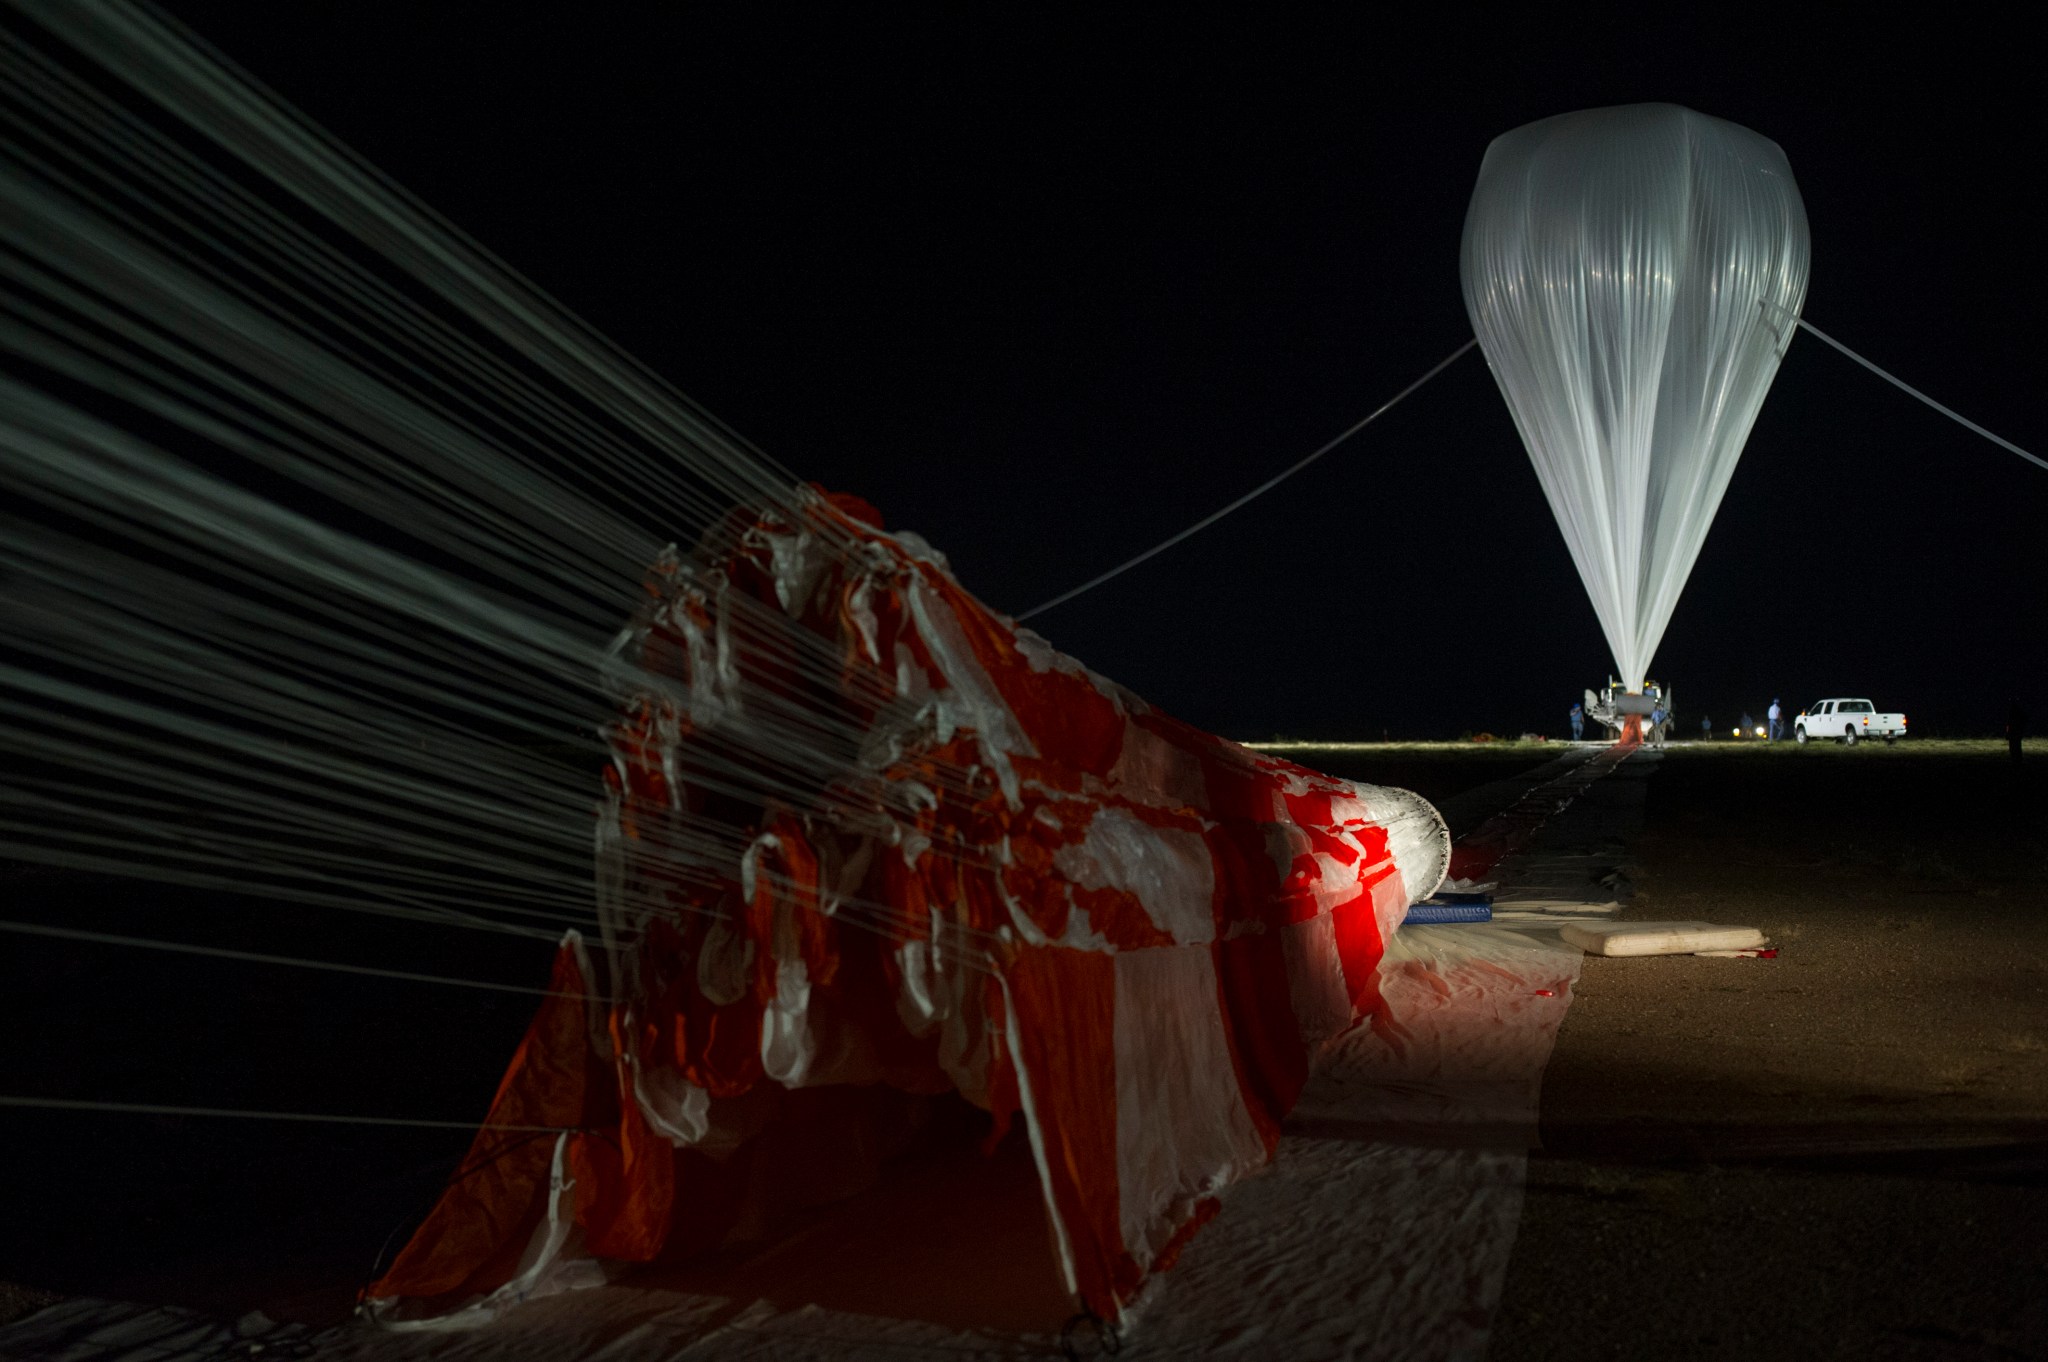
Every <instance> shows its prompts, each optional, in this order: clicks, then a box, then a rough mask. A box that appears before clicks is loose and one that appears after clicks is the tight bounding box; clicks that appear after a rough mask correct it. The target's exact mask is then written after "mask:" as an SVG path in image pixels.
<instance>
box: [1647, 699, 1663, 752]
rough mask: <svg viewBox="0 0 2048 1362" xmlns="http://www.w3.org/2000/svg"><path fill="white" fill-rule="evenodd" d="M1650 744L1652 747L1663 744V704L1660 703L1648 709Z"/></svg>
mask: <svg viewBox="0 0 2048 1362" xmlns="http://www.w3.org/2000/svg"><path fill="white" fill-rule="evenodd" d="M1650 745H1651V746H1652V747H1662V746H1663V745H1664V706H1663V705H1662V704H1659V705H1658V706H1657V707H1656V708H1655V709H1653V710H1651V711H1650Z"/></svg>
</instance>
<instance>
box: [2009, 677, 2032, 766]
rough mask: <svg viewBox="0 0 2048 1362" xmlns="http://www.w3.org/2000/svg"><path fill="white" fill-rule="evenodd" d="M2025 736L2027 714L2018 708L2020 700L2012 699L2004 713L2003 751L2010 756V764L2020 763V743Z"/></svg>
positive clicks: (2017, 698) (2016, 697)
mask: <svg viewBox="0 0 2048 1362" xmlns="http://www.w3.org/2000/svg"><path fill="white" fill-rule="evenodd" d="M2026 736H2027V712H2026V711H2025V710H2023V709H2021V708H2020V698H2019V697H2018V696H2017V695H2015V696H2014V697H2013V698H2012V707H2011V708H2010V709H2008V710H2006V712H2005V750H2006V751H2008V752H2010V753H2011V754H2012V764H2013V765H2015V766H2018V765H2019V764H2020V761H2021V755H2020V743H2021V742H2022V741H2023V740H2024V739H2025V738H2026Z"/></svg>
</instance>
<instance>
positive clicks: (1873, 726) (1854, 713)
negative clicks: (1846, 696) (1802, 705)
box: [1792, 700, 1906, 747]
mask: <svg viewBox="0 0 2048 1362" xmlns="http://www.w3.org/2000/svg"><path fill="white" fill-rule="evenodd" d="M1792 736H1793V737H1795V738H1797V739H1799V741H1801V742H1810V741H1813V740H1815V739H1818V738H1839V739H1841V740H1842V741H1843V742H1845V743H1848V744H1849V745H1850V746H1852V747H1853V746H1855V745H1856V744H1857V743H1859V742H1862V741H1863V740H1864V739H1865V738H1883V739H1884V740H1885V741H1886V742H1897V741H1898V740H1899V739H1900V738H1903V737H1905V736H1906V716H1905V715H1903V714H1879V713H1878V712H1877V711H1876V710H1874V709H1872V708H1871V705H1870V701H1868V700H1822V701H1820V702H1819V703H1818V704H1815V705H1813V706H1812V707H1810V708H1808V709H1804V710H1801V711H1800V714H1799V717H1798V718H1797V719H1794V720H1793V721H1792Z"/></svg>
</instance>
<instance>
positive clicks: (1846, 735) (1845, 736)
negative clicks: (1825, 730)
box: [1842, 725, 1857, 747]
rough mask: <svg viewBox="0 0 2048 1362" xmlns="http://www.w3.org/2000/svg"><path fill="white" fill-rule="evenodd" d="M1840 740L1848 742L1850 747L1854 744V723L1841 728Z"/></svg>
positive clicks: (1855, 740)
mask: <svg viewBox="0 0 2048 1362" xmlns="http://www.w3.org/2000/svg"><path fill="white" fill-rule="evenodd" d="M1842 741H1843V742H1845V743H1847V744H1849V746H1851V747H1854V746H1855V745H1856V742H1857V738H1856V729H1855V727H1854V725H1851V726H1850V727H1848V728H1845V729H1843V730H1842Z"/></svg>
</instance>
